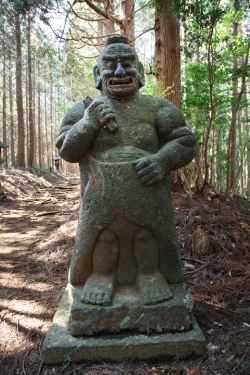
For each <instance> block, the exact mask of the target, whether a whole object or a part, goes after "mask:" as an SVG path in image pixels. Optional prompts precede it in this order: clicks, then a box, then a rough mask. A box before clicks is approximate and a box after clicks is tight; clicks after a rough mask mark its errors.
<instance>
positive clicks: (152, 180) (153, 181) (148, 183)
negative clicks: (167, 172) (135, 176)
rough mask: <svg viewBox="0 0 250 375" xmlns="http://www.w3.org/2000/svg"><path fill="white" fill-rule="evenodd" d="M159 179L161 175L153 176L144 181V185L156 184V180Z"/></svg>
mask: <svg viewBox="0 0 250 375" xmlns="http://www.w3.org/2000/svg"><path fill="white" fill-rule="evenodd" d="M160 180H161V176H160V175H157V176H155V177H153V178H152V179H151V180H149V181H147V182H146V183H145V185H146V186H152V185H154V184H156V182H158V181H160Z"/></svg>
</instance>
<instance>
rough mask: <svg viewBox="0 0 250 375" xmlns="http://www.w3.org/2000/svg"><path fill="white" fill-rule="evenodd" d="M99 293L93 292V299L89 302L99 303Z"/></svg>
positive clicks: (92, 303)
mask: <svg viewBox="0 0 250 375" xmlns="http://www.w3.org/2000/svg"><path fill="white" fill-rule="evenodd" d="M98 295H99V294H98V293H92V295H91V299H90V301H89V303H91V305H98V303H97V299H98Z"/></svg>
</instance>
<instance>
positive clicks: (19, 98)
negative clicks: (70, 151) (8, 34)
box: [15, 12, 25, 167]
mask: <svg viewBox="0 0 250 375" xmlns="http://www.w3.org/2000/svg"><path fill="white" fill-rule="evenodd" d="M20 17H21V16H20V14H19V13H17V12H16V14H15V36H16V103H17V120H18V152H17V158H18V160H17V165H19V166H20V167H25V148H24V143H25V142H24V139H25V138H24V117H23V92H22V48H21V19H20Z"/></svg>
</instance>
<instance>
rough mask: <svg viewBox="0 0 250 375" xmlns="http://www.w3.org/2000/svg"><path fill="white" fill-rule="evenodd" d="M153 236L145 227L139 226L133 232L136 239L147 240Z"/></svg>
mask: <svg viewBox="0 0 250 375" xmlns="http://www.w3.org/2000/svg"><path fill="white" fill-rule="evenodd" d="M153 237H154V236H153V233H152V232H151V230H149V229H147V228H141V229H139V230H138V231H137V232H136V234H135V240H136V241H147V240H149V239H151V238H153Z"/></svg>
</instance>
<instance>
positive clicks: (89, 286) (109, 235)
mask: <svg viewBox="0 0 250 375" xmlns="http://www.w3.org/2000/svg"><path fill="white" fill-rule="evenodd" d="M117 259H118V238H117V236H116V235H115V234H114V233H113V232H111V231H110V230H108V229H104V230H103V231H102V232H101V233H100V234H99V236H98V238H97V242H96V245H95V247H94V250H93V273H92V274H91V275H90V276H89V278H88V279H87V280H86V283H85V286H84V288H83V293H82V297H81V300H82V302H85V303H89V304H91V305H104V306H108V305H110V304H111V301H112V294H113V286H114V276H115V267H116V264H117Z"/></svg>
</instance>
